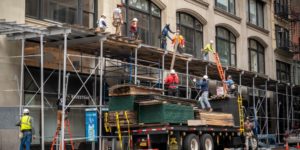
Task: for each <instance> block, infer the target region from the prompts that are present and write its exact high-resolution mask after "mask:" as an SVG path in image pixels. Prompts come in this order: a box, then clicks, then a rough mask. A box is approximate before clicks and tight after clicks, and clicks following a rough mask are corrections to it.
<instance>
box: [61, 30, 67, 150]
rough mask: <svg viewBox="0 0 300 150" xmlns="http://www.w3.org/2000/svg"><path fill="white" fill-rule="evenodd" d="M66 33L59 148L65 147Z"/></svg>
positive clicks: (65, 38) (62, 149)
mask: <svg viewBox="0 0 300 150" xmlns="http://www.w3.org/2000/svg"><path fill="white" fill-rule="evenodd" d="M67 36H68V35H67V34H66V33H65V34H64V62H63V104H62V119H61V121H62V123H61V142H60V143H61V145H62V146H61V150H64V149H65V146H64V144H65V142H64V140H65V111H66V108H65V107H66V97H67V91H66V70H67Z"/></svg>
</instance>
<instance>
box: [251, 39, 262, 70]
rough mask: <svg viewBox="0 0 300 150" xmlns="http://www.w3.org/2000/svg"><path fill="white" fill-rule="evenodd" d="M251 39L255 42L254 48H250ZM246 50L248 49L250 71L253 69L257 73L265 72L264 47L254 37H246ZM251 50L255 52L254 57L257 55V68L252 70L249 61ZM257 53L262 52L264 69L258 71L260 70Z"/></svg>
mask: <svg viewBox="0 0 300 150" xmlns="http://www.w3.org/2000/svg"><path fill="white" fill-rule="evenodd" d="M251 41H254V42H255V43H256V49H254V48H252V47H251V45H250V44H251ZM259 47H261V48H262V51H260V50H259ZM248 51H249V64H250V65H249V70H250V71H255V72H257V73H265V72H266V63H265V62H266V58H265V57H266V56H265V47H264V46H263V45H262V44H261V43H259V42H258V41H257V40H255V39H248ZM251 51H253V52H255V53H256V57H257V62H256V63H257V70H252V68H251V65H252V61H251ZM259 54H262V55H263V62H262V63H263V65H264V69H263V72H259V71H260V70H261V68H260V60H259Z"/></svg>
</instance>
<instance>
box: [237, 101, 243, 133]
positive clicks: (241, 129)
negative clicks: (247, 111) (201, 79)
mask: <svg viewBox="0 0 300 150" xmlns="http://www.w3.org/2000/svg"><path fill="white" fill-rule="evenodd" d="M238 107H239V116H240V133H244V111H243V99H242V96H241V95H239V96H238Z"/></svg>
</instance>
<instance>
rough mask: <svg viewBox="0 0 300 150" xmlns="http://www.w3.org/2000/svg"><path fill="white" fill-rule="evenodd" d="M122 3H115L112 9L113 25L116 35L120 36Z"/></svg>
mask: <svg viewBox="0 0 300 150" xmlns="http://www.w3.org/2000/svg"><path fill="white" fill-rule="evenodd" d="M122 7H123V5H122V4H117V8H115V9H114V11H113V23H112V24H113V26H114V27H116V33H115V34H116V36H121V35H122V33H121V25H122V24H123V15H122V10H121V8H122Z"/></svg>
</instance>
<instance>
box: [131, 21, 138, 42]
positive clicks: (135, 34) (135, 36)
mask: <svg viewBox="0 0 300 150" xmlns="http://www.w3.org/2000/svg"><path fill="white" fill-rule="evenodd" d="M137 23H138V19H137V18H133V19H132V21H131V24H130V30H129V32H130V34H131V39H132V40H137V39H138V24H137Z"/></svg>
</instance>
